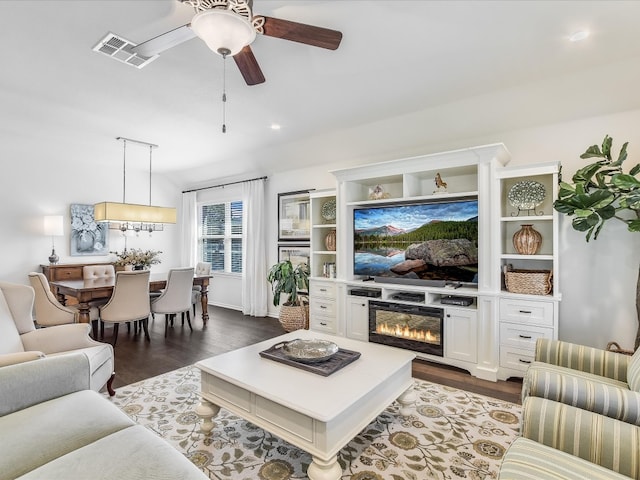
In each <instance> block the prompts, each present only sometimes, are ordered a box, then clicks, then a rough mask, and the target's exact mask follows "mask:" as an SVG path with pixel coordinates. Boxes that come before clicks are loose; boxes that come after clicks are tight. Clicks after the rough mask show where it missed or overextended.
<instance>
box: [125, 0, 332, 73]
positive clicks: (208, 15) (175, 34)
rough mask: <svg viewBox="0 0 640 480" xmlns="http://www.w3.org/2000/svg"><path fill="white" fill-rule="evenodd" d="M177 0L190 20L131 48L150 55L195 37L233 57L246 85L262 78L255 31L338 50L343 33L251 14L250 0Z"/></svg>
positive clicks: (251, 0)
mask: <svg viewBox="0 0 640 480" xmlns="http://www.w3.org/2000/svg"><path fill="white" fill-rule="evenodd" d="M178 1H179V2H180V3H185V4H187V5H191V6H192V7H193V8H194V9H195V11H196V12H197V13H196V15H195V16H194V17H193V18H192V19H191V22H190V23H188V24H186V25H182V26H180V27H177V28H175V29H173V30H170V31H168V32H165V33H163V34H161V35H158V36H157V37H154V38H152V39H150V40H147V41H145V42H143V43H140V44H139V45H137V46H136V47H133V49H132V50H133V51H134V52H135V53H137V54H139V55H143V56H145V57H152V56H154V55H158V54H159V53H161V52H164V51H165V50H168V49H170V48H172V47H175V46H176V45H179V44H181V43H183V42H186V41H187V40H190V39H192V38H194V37H196V36H197V37H200V38H201V39H202V40H204V42H205V43H206V44H207V46H208V47H209V48H210V49H211V50H213V51H214V52H216V53H217V54H219V55H222V56H223V57H225V58H226V57H227V56H231V57H233V59H234V60H235V62H236V65H237V66H238V68H239V69H240V73H241V74H242V76H243V78H244V80H245V82H246V83H247V85H257V84H259V83H263V82H264V81H265V79H264V75H263V73H262V70H261V69H260V66H259V65H258V62H257V60H256V58H255V56H254V55H253V51H252V50H251V43H253V41H254V40H255V39H256V34H258V33H260V34H262V35H267V36H269V37H276V38H282V39H284V40H291V41H294V42H299V43H304V44H307V45H311V46H314V47H321V48H327V49H329V50H335V49H337V48H338V46H339V45H340V41H341V40H342V33H341V32H339V31H337V30H330V29H328V28H322V27H316V26H313V25H305V24H303V23H297V22H292V21H290V20H282V19H279V18H273V17H266V16H263V15H255V16H254V15H253V11H252V10H253V0H178Z"/></svg>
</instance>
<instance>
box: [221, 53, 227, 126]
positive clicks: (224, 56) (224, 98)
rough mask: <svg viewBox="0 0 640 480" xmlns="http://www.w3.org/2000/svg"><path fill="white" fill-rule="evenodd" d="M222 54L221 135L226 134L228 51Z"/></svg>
mask: <svg viewBox="0 0 640 480" xmlns="http://www.w3.org/2000/svg"><path fill="white" fill-rule="evenodd" d="M221 53H222V133H227V55H228V54H229V51H228V50H226V51H223V52H221Z"/></svg>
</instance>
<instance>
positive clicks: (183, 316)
mask: <svg viewBox="0 0 640 480" xmlns="http://www.w3.org/2000/svg"><path fill="white" fill-rule="evenodd" d="M182 326H183V327H184V312H182Z"/></svg>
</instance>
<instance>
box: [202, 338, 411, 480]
mask: <svg viewBox="0 0 640 480" xmlns="http://www.w3.org/2000/svg"><path fill="white" fill-rule="evenodd" d="M295 338H303V339H312V338H320V339H325V340H330V341H332V342H335V343H336V344H338V346H339V347H340V348H344V349H348V350H354V351H357V352H360V353H361V356H360V358H358V359H357V360H356V361H355V362H353V363H351V364H349V365H347V366H346V367H344V368H342V369H341V370H338V371H337V372H335V373H333V374H331V375H330V376H327V377H324V376H322V375H318V374H316V373H312V372H308V371H305V370H301V369H299V368H296V367H292V366H289V365H285V364H282V363H279V362H276V361H274V360H270V359H267V358H263V357H261V356H260V355H259V352H261V351H263V350H266V349H268V348H270V347H272V346H273V345H275V344H277V343H279V342H282V341H288V340H293V339H295ZM414 358H415V355H414V354H413V353H411V352H409V351H406V350H400V349H397V348H393V347H386V346H383V345H378V344H373V343H366V342H360V341H356V340H351V339H348V338H343V337H335V336H332V335H326V334H322V333H318V332H310V331H308V330H297V331H295V332H291V333H288V334H286V335H282V336H280V337H276V338H272V339H270V340H267V341H264V342H261V343H257V344H255V345H250V346H248V347H245V348H240V349H238V350H234V351H231V352H228V353H224V354H222V355H217V356H215V357H212V358H208V359H206V360H203V361H201V362H198V363H197V364H196V367H198V368H199V369H200V370H201V371H202V402H201V403H200V405H198V407H197V409H196V413H197V414H198V415H199V416H200V417H202V418H203V420H204V421H203V425H202V429H203V431H205V432H207V433H208V432H210V431H211V430H212V429H213V427H214V424H213V420H212V419H213V417H214V416H215V415H216V414H217V413H218V411H219V410H220V407H223V408H225V409H227V410H228V411H230V412H233V413H234V414H236V415H238V416H240V417H242V418H244V419H246V420H248V421H250V422H251V423H253V424H255V425H257V426H259V427H261V428H263V429H265V430H267V431H269V432H271V433H272V434H274V435H277V436H278V437H280V438H282V439H283V440H286V441H287V442H289V443H291V444H292V445H295V446H297V447H299V448H301V449H302V450H305V451H307V452H309V453H310V454H311V456H312V457H313V461H312V463H311V464H310V465H309V468H308V470H307V475H308V476H309V478H310V479H311V480H337V479H339V478H340V477H341V475H342V469H341V468H340V465H339V464H338V461H337V453H338V452H339V451H340V449H341V448H342V447H344V446H345V445H346V444H347V443H349V442H350V441H351V440H352V439H353V438H354V437H355V436H356V435H357V434H358V433H359V432H360V431H361V430H362V429H363V428H364V427H366V426H367V425H368V424H369V423H370V422H371V421H372V420H373V419H374V418H376V417H377V416H378V415H379V414H380V413H381V412H382V411H383V410H384V409H385V408H386V407H387V406H388V405H390V404H391V403H392V402H393V401H394V400H396V399H397V400H398V402H399V403H400V405H401V409H400V413H401V414H402V415H408V414H409V408H408V406H409V405H410V404H412V403H413V402H414V401H415V393H414V392H413V390H412V389H411V386H412V384H413V380H412V378H411V361H412V360H413V359H414Z"/></svg>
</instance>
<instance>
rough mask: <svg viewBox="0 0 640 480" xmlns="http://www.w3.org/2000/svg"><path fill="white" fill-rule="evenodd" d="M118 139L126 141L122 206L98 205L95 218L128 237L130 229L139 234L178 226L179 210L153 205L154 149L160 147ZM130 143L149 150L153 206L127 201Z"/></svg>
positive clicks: (123, 150) (123, 156)
mask: <svg viewBox="0 0 640 480" xmlns="http://www.w3.org/2000/svg"><path fill="white" fill-rule="evenodd" d="M116 140H118V141H120V140H122V203H119V202H101V203H96V204H95V205H94V206H93V215H95V218H96V219H97V220H99V221H104V222H107V225H108V227H109V228H111V229H115V230H120V231H121V232H122V233H123V234H125V233H126V232H127V230H133V231H135V232H136V233H139V232H140V231H141V230H145V231H147V232H149V234H151V232H154V231H158V230H164V224H165V223H176V221H177V213H176V212H177V211H176V209H175V208H169V207H158V206H155V205H151V160H152V155H153V149H154V148H158V145H154V144H153V143H148V142H142V141H140V140H133V139H130V138H124V137H116ZM127 142H133V143H137V144H141V145H144V146H147V147H149V205H138V204H135V203H127V202H126V193H127V168H126V166H127Z"/></svg>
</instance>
